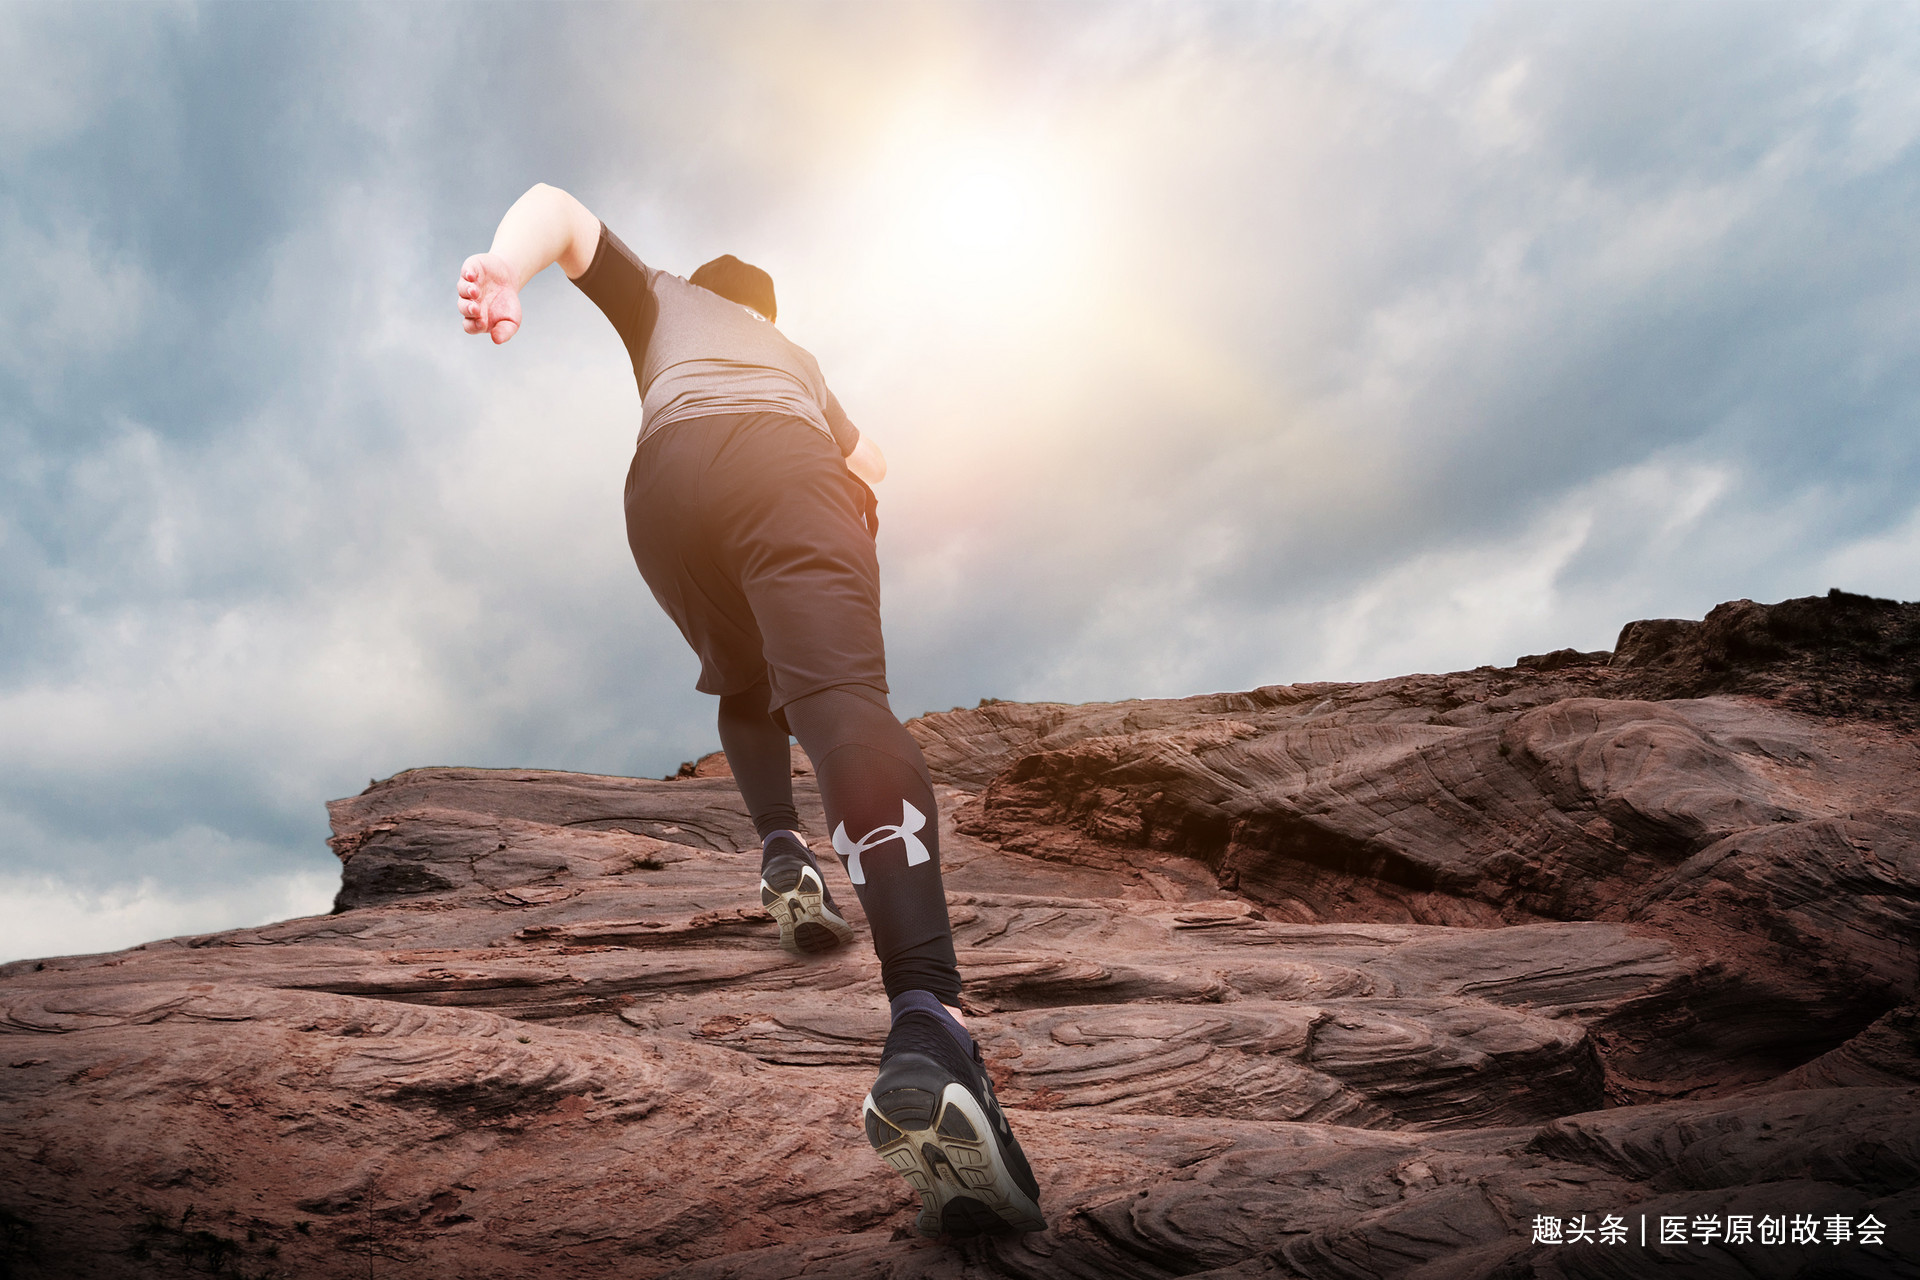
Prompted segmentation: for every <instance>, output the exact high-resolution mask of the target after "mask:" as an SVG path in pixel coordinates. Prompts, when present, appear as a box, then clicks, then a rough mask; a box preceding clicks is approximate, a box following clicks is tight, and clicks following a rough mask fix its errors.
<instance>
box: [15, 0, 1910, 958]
mask: <svg viewBox="0 0 1920 1280" xmlns="http://www.w3.org/2000/svg"><path fill="white" fill-rule="evenodd" d="M0 82H4V83H6V84H7V85H8V101H7V106H6V109H5V111H4V112H3V113H0V261H3V262H4V264H5V268H6V276H7V281H8V283H7V286H6V291H5V294H4V305H3V306H0V959H6V958H15V957H24V956H33V955H47V954H58V953H72V952H82V951H92V950H103V949H110V948H115V947H120V946H125V945H129V944H132V943H135V942H139V941H143V940H147V939H150V938H157V937H163V936H171V935H177V934H181V933H188V932H200V931H208V930H213V929H220V928H228V927H235V926H239V925H245V924H254V923H261V922H264V921H267V920H272V919H279V918H284V917H288V916H293V915H302V914H311V913H316V912H322V911H325V910H326V909H327V906H328V904H329V902H330V900H331V897H332V894H333V891H334V889H335V887H336V886H337V883H338V867H337V863H336V862H335V860H334V858H333V856H332V854H331V853H330V852H329V851H328V849H327V848H326V846H325V843H324V841H325V837H326V835H327V825H326V814H325V808H324V805H325V802H326V801H327V800H328V799H331V798H335V797H339V796H345V795H350V794H352V793H354V792H356V791H358V790H359V789H360V788H362V787H364V786H365V785H366V784H367V782H368V781H369V780H371V779H373V778H378V777H385V776H388V775H390V774H392V773H395V772H397V771H399V770H401V769H406V768H410V767H414V766H422V765H475V766H490V767H524V766H532V767H543V768H558V769H576V770H585V771H591V772H600V773H614V774H625V775H631V776H659V775H661V774H664V773H668V772H671V771H672V770H673V769H674V768H675V767H676V766H677V765H678V764H679V763H680V762H681V761H683V760H689V759H692V758H694V757H696V756H698V755H700V754H703V753H704V752H707V751H709V750H713V749H715V748H716V747H717V745H718V739H717V735H716V734H715V732H714V729H713V726H712V716H713V706H712V700H711V699H709V698H707V697H705V696H704V695H701V694H697V693H695V692H694V691H693V688H692V685H693V681H694V678H695V676H696V675H697V671H698V667H697V663H696V662H695V660H694V658H693V657H692V655H691V653H690V652H689V651H688V650H687V649H686V647H685V645H684V644H683V642H682V641H681V640H680V638H679V636H678V634H677V633H676V632H675V631H674V630H673V627H672V625H671V624H670V623H669V622H668V621H667V620H666V618H665V617H664V615H662V614H661V613H660V612H659V610H658V608H657V607H656V606H655V605H654V603H653V601H652V599H651V598H650V596H649V595H648V594H647V592H646V590H645V587H644V585H643V584H642V583H641V581H640V579H639V576H638V574H637V573H636V572H635V570H634V567H633V564H632V561H631V559H630V556H629V553H628V550H627V547H626V544H625V540H624V530H623V523H622V514H621V503H620V494H621V485H622V482H623V480H624V477H625V473H626V467H627V464H628V462H629V460H630V458H631V453H632V448H633V440H634V436H635V433H636V431H637V430H638V427H639V421H638V418H639V405H638V397H637V395H636V393H635V390H634V386H633V380H632V374H631V370H630V368H629V366H628V364H627V361H626V357H625V353H624V351H623V349H622V348H621V346H620V344H619V341H618V339H617V337H616V336H615V335H614V334H613V332H612V330H611V328H610V327H608V326H607V324H606V322H605V321H604V319H603V318H602V317H601V316H600V314H599V313H598V312H597V311H596V310H595V309H594V308H593V306H592V305H591V304H590V303H588V302H587V301H586V299H585V297H584V296H583V295H581V294H580V293H579V292H578V291H577V290H576V289H574V288H573V286H572V285H571V284H569V282H568V281H567V280H566V279H565V277H564V276H563V275H561V274H560V273H559V271H558V270H557V269H555V270H550V271H549V272H547V273H546V274H545V275H543V276H541V277H539V278H537V279H536V280H535V281H533V282H532V283H531V284H530V285H529V286H528V288H527V290H526V292H525V294H524V304H525V315H526V321H525V326H524V328H523V329H522V330H521V332H520V333H519V335H518V336H516V337H515V338H514V340H513V341H512V342H511V343H509V344H507V345H505V346H502V347H494V346H493V345H491V344H490V343H488V342H486V341H485V340H484V339H482V338H474V337H469V336H468V335H466V334H464V333H463V332H462V331H461V326H460V322H459V316H458V313H457V310H456V299H455V294H454V287H455V281H456V275H457V272H458V270H459V266H460V263H461V262H462V260H463V259H464V258H466V257H467V256H468V255H469V254H472V253H477V252H481V251H483V250H485V249H486V248H487V245H488V243H489V241H490V239H491V237H492V231H493V227H494V225H495V224H496V223H497V222H498V220H499V217H500V215H501V214H502V213H503V212H504V211H505V210H506V208H507V206H508V205H510V204H511V203H512V202H513V200H514V199H515V198H516V197H517V196H518V195H520V193H521V192H523V191H524V190H526V189H527V188H528V187H529V186H531V185H532V184H533V183H535V182H547V183H550V184H552V185H555V186H559V187H562V188H565V189H566V190H568V191H571V192H572V193H574V194H575V195H576V196H578V197H579V198H580V199H581V200H582V201H583V202H584V203H585V204H586V205H587V207H588V208H590V209H592V210H593V211H594V212H595V213H596V214H597V215H599V216H600V217H601V218H602V219H603V220H604V221H605V222H606V223H607V225H608V226H610V227H611V228H612V229H613V230H614V231H615V232H616V233H618V234H619V235H620V236H621V238H622V239H623V240H624V241H625V242H626V243H627V244H629V245H630V246H632V247H633V248H634V250H635V251H636V252H637V253H638V254H639V255H640V256H641V257H642V258H643V259H645V260H646V261H648V262H650V263H652V264H654V265H657V266H660V267H663V268H665V269H667V270H670V271H673V272H675V273H678V274H682V275H685V274H688V273H690V272H691V271H692V269H693V268H694V267H695V266H697V265H698V264H699V263H701V262H703V261H705V260H706V259H708V258H711V257H714V256H717V255H719V254H721V253H734V254H737V255H738V256H740V257H742V258H744V259H746V260H748V261H750V262H754V263H757V264H759V265H761V266H763V267H765V268H766V269H767V270H768V271H770V272H771V273H772V275H773V278H774V280H775V282H776V286H777V288H778V291H779V300H780V324H781V328H782V330H783V331H784V332H785V333H786V334H787V335H788V336H789V337H791V338H792V339H794V340H795V341H796V342H799V343H800V344H801V345H802V346H804V347H806V348H807V349H808V350H810V351H812V352H813V353H814V354H815V355H816V356H817V357H818V358H819V360H820V363H821V365H822V367H823V369H824V370H825V372H826V375H827V378H828V380H829V382H830V383H831V384H832V385H833V387H834V390H835V392H836V393H837V395H838V398H839V399H840V401H841V402H842V403H843V404H844V405H845V406H846V408H847V410H848V412H849V414H850V415H851V416H852V418H853V419H854V421H855V422H856V423H858V424H859V425H860V426H861V428H862V429H863V430H864V431H865V432H866V433H868V434H869V435H871V436H872V437H873V439H874V440H875V441H876V442H877V443H878V444H880V446H881V447H882V449H883V450H884V451H885V453H886V454H887V457H888V460H889V463H890V465H891V474H890V475H889V477H888V479H887V480H886V481H885V483H884V484H883V485H882V486H881V487H880V501H881V508H880V510H881V518H882V530H881V534H880V553H881V563H882V570H883V593H884V616H885V626H886V633H887V646H888V655H889V659H890V662H889V674H890V680H891V683H892V687H893V706H894V710H895V711H896V712H897V713H898V714H900V715H901V716H902V717H903V718H904V717H907V716H911V715H915V714H919V713H921V712H923V711H927V710H944V709H946V708H949V707H954V706H962V705H966V706H971V705H973V704H975V703H976V702H978V701H979V700H980V699H981V698H985V697H996V698H1006V699H1021V700H1050V701H1064V702H1080V701H1089V700H1108V699H1119V698H1129V697H1168V696H1181V695H1186V694H1193V693H1202V692H1209V691H1214V690H1222V689H1245V688H1252V687H1255V686H1258V685H1262V684H1276V683H1287V682H1294V681H1305V680H1359V679H1371V678H1378V677H1385V676H1391V675H1397V674H1403V673H1406V672H1411V671H1446V670H1456V669H1463V668H1468V667H1473V666H1476V665H1479V664H1483V663H1494V664H1503V665H1504V664H1508V663H1511V662H1512V661H1513V660H1514V658H1515V657H1517V656H1518V655H1520V654H1524V653H1534V652H1542V651H1545V650H1549V649H1554V648H1559V647H1563V646H1568V645H1571V646H1574V647H1577V648H1582V649H1604V648H1609V647H1611V645H1612V643H1613V640H1614V637H1615V635H1616V634H1617V632H1618V630H1619V628H1620V626H1621V625H1622V624H1623V623H1625V622H1627V621H1629V620H1632V619H1636V618H1644V617H1690V618H1698V617H1701V616H1703V615H1704V613H1705V612H1706V611H1707V610H1708V609H1710V608H1711V607H1712V606H1713V605H1714V604H1716V603H1718V602H1720V601H1722V600H1728V599H1737V598H1742V597H1745V598H1750V599H1756V600H1768V601H1771V600H1779V599H1784V598H1787V597H1791V596H1797V595H1809V594H1816V593H1822V592H1825V591H1826V590H1827V589H1828V588H1830V587H1841V588H1844V589H1846V590H1850V591H1858V592H1865V593H1869V594H1873V595H1880V596H1889V597H1894V598H1899V599H1907V600H1911V599H1916V598H1920V431H1916V429H1915V425H1916V414H1915V410H1916V406H1917V405H1920V360H1917V359H1916V350H1917V348H1916V337H1917V336H1920V260H1917V259H1916V251H1917V249H1916V247H1917V246H1920V238H1916V237H1915V236H1914V234H1913V231H1912V210H1913V209H1914V208H1915V207H1920V200H1916V195H1920V192H1916V186H1917V185H1920V148H1917V147H1916V141H1917V139H1920V26H1916V24H1914V23H1913V21H1912V10H1911V8H1910V7H1907V6H1903V5H1898V4H1884V5H1879V4H1780V3H1763V4H1753V3H1738V2H1733V0H1728V2H1719V0H1716V2H1714V3H1707V2H1704V0H1690V2H1681V3H1674V2H1673V0H1660V2H1659V3H1633V2H1631V0H1610V2H1609V3H1605V4H1601V3H1541V2H1538V0H1535V2H1530V3H1498V2H1492V3H1466V2H1459V3H1437V2H1429V3H1412V4H1387V3H1367V2H1364V0H1362V2H1355V0H1338V2H1330V3H1299V4H1287V3H1268V4H1261V3H1232V4H1207V3H1202V2H1200V0H1179V2H1177V3H1157V2H1154V3H1119V2H1114V3H1092V2H1088V3H1059V2H1054V3H1048V2H1045V0H1019V2H1017V3H1006V4H995V3H938V2H935V0H925V2H916V0H899V2H896V0H881V2H879V3H853V2H847V3H808V2H807V0H779V2H777V3H771V4H757V3H744V2H739V0H733V2H728V3H650V4H624V5H616V6H599V5H592V4H568V5H549V4H527V5H517V4H512V3H495V4H489V5H435V4H406V3H392V4H378V5H368V6H355V5H350V4H312V5H302V4H291V3H289V4H275V5H254V4H211V5H193V4H181V5H165V4H144V3H143V4H84V3H62V4H49V5H37V4H25V5H23V4H8V5H6V7H5V9H4V20H0Z"/></svg>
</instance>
